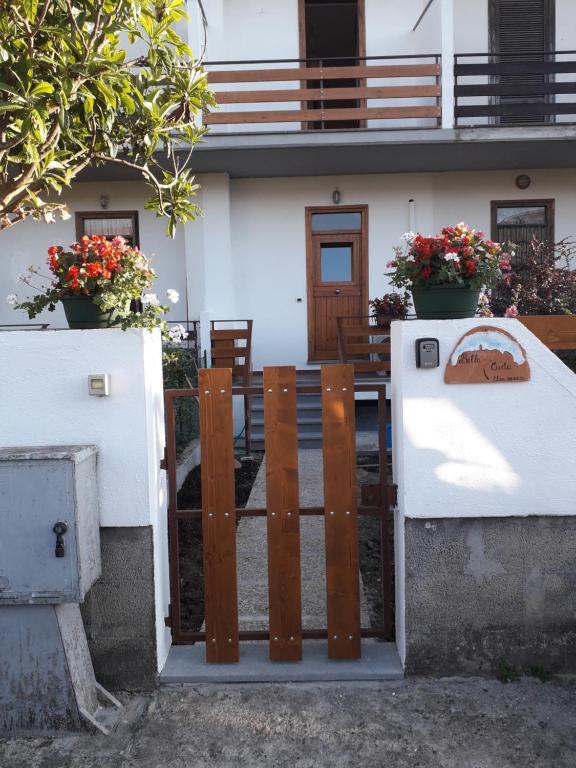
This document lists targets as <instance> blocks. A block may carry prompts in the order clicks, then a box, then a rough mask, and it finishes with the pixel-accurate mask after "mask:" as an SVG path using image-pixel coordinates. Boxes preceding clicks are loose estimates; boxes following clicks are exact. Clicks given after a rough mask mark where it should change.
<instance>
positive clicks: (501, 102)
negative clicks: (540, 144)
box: [454, 51, 576, 127]
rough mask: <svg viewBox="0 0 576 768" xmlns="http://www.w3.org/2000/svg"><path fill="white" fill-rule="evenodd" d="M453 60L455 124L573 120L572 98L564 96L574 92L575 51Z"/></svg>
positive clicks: (575, 108) (474, 55)
mask: <svg viewBox="0 0 576 768" xmlns="http://www.w3.org/2000/svg"><path fill="white" fill-rule="evenodd" d="M528 58H530V61H528V60H527V59H528ZM454 59H455V66H454V78H455V87H454V95H455V113H454V114H455V122H456V125H457V126H460V127H466V126H469V127H470V126H478V125H487V124H488V125H534V124H549V123H552V122H555V121H556V120H557V119H558V118H559V117H560V116H568V117H563V118H562V123H563V124H566V123H569V122H576V101H574V99H572V100H569V98H566V97H570V95H571V94H576V78H575V77H574V74H575V73H576V51H548V52H543V53H538V54H532V53H531V54H528V55H526V56H523V55H520V54H517V53H515V54H502V53H490V54H485V53H466V54H458V55H457V56H455V57H454ZM570 116H571V117H572V120H571V119H570ZM463 119H464V122H462V121H463Z"/></svg>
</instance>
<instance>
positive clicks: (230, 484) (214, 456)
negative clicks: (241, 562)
mask: <svg viewBox="0 0 576 768" xmlns="http://www.w3.org/2000/svg"><path fill="white" fill-rule="evenodd" d="M198 388H199V400H200V441H201V451H202V462H201V475H202V536H203V549H204V596H205V617H206V661H208V662H216V663H230V662H236V661H239V659H240V651H239V641H238V588H237V577H236V514H235V509H236V500H235V487H234V454H233V421H232V372H231V370H230V369H224V368H212V369H207V368H203V369H201V370H200V371H199V387H198Z"/></svg>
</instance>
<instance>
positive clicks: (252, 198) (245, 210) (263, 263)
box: [204, 169, 576, 367]
mask: <svg viewBox="0 0 576 768" xmlns="http://www.w3.org/2000/svg"><path fill="white" fill-rule="evenodd" d="M526 172H527V173H529V175H530V176H531V178H532V185H531V186H530V188H529V189H528V190H525V191H523V192H522V191H520V190H518V188H517V187H516V186H515V179H516V176H517V175H518V173H519V171H502V172H490V173H483V172H478V173H469V172H466V173H440V174H394V175H373V176H331V177H322V178H319V177H316V178H313V177H312V178H292V179H251V180H244V179H235V180H233V181H232V182H231V184H230V194H231V198H232V202H231V206H230V211H231V217H232V221H231V232H232V253H233V259H232V263H233V265H234V271H235V272H234V285H235V290H236V311H237V316H238V317H252V318H253V319H254V363H255V366H256V367H260V366H261V365H263V364H267V365H273V364H295V365H299V366H301V365H305V364H306V358H307V333H308V331H307V300H306V232H305V214H304V209H305V207H306V206H322V205H330V204H331V202H332V191H333V190H334V189H336V188H337V189H339V191H340V192H341V194H342V204H343V205H355V204H367V205H368V207H369V216H368V218H369V238H368V240H369V245H368V248H369V294H370V297H374V296H377V295H381V294H382V293H383V292H384V291H385V290H387V288H388V281H387V278H386V277H385V276H384V273H385V272H386V269H387V268H386V263H387V262H388V261H389V260H390V259H391V258H392V257H393V250H392V249H393V247H394V246H395V245H397V244H398V243H399V238H400V236H401V235H402V233H403V232H405V231H406V230H407V229H408V228H409V203H408V201H409V200H410V199H413V200H414V206H415V226H416V228H417V229H418V230H419V231H421V232H423V233H431V232H432V231H435V230H438V229H439V228H441V227H442V226H444V225H447V224H455V223H457V222H458V221H462V220H464V221H466V222H468V223H469V224H470V225H472V226H475V227H477V228H479V229H484V230H485V231H486V232H487V233H490V226H491V225H490V201H491V200H496V199H498V200H500V199H502V200H506V199H509V200H514V199H522V198H523V199H535V198H552V199H555V200H556V237H557V239H560V238H562V237H565V236H567V235H570V234H573V233H574V221H573V216H572V211H573V209H574V206H575V205H576V193H575V191H574V190H575V182H576V171H575V170H572V169H569V170H565V171H547V170H535V171H532V170H530V169H526ZM204 248H205V258H206V259H209V260H210V264H211V269H212V270H217V266H216V264H215V261H216V260H218V258H219V252H218V249H216V248H212V247H211V245H210V242H209V241H208V240H205V241H204ZM221 273H222V280H223V281H227V279H228V275H227V272H226V271H225V270H224V269H222V270H221ZM298 298H301V299H302V302H300V303H299V302H297V299H298ZM206 301H207V304H210V303H211V302H210V299H209V297H207V298H206Z"/></svg>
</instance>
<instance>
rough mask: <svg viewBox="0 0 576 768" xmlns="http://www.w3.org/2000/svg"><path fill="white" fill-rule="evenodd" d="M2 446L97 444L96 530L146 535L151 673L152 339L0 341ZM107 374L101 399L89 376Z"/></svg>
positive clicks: (157, 544)
mask: <svg viewBox="0 0 576 768" xmlns="http://www.w3.org/2000/svg"><path fill="white" fill-rule="evenodd" d="M0 360H1V361H2V365H0V403H1V405H0V414H1V417H0V423H1V425H2V426H1V429H0V446H2V447H7V446H26V445H35V446H40V445H70V444H71V445H84V444H88V445H96V446H97V447H98V490H99V503H100V523H101V525H102V526H104V527H112V528H114V527H125V526H129V527H133V526H152V529H153V538H154V574H155V592H156V633H157V650H158V662H159V669H160V668H161V667H162V666H163V665H164V661H165V659H166V656H167V654H168V649H169V646H170V633H169V631H168V630H167V628H166V627H165V626H164V616H166V615H167V608H168V603H169V588H168V537H167V530H166V518H167V511H166V510H167V495H166V486H165V479H164V474H165V473H164V472H162V471H160V459H161V458H162V456H163V453H164V400H163V386H162V359H161V344H160V335H159V332H157V331H155V332H154V333H149V332H148V331H139V330H130V331H126V332H123V331H120V330H116V329H110V330H86V331H5V332H0ZM91 373H109V374H110V375H111V394H110V396H109V397H91V396H89V395H88V379H87V377H88V374H91Z"/></svg>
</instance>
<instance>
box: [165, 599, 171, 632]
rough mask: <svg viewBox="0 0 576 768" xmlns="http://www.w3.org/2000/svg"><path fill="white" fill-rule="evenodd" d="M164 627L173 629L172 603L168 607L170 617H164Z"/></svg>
mask: <svg viewBox="0 0 576 768" xmlns="http://www.w3.org/2000/svg"><path fill="white" fill-rule="evenodd" d="M164 626H165V627H171V626H172V603H170V605H169V606H168V616H164Z"/></svg>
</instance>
